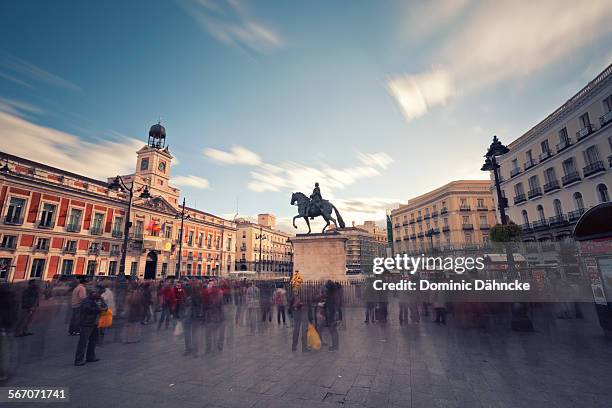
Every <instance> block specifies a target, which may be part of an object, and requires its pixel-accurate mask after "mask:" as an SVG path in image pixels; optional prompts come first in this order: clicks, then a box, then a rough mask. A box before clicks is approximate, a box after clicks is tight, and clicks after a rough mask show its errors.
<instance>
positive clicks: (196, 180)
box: [172, 174, 210, 190]
mask: <svg viewBox="0 0 612 408" xmlns="http://www.w3.org/2000/svg"><path fill="white" fill-rule="evenodd" d="M172 184H174V185H177V186H183V187H192V188H198V189H201V190H205V189H207V188H209V187H210V183H209V182H208V180H206V179H205V178H202V177H198V176H194V175H193V174H189V175H187V176H176V177H173V178H172Z"/></svg>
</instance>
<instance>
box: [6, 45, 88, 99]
mask: <svg viewBox="0 0 612 408" xmlns="http://www.w3.org/2000/svg"><path fill="white" fill-rule="evenodd" d="M0 77H2V78H4V79H6V80H9V81H12V82H15V83H17V84H20V85H23V86H25V87H28V88H34V86H33V85H32V82H35V83H36V82H37V83H41V84H45V85H52V86H56V87H59V88H65V89H68V90H71V91H80V90H81V88H80V87H79V86H78V85H76V84H74V83H72V82H70V81H68V80H66V79H64V78H61V77H59V76H58V75H55V74H52V73H51V72H49V71H46V70H44V69H43V68H40V67H38V66H36V65H34V64H32V63H30V62H28V61H25V60H23V59H21V58H18V57H16V56H14V55H11V54H7V53H0Z"/></svg>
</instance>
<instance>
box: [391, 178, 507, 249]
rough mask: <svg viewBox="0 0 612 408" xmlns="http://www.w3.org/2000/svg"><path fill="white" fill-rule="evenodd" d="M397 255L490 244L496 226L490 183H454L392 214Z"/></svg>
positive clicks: (410, 202)
mask: <svg viewBox="0 0 612 408" xmlns="http://www.w3.org/2000/svg"><path fill="white" fill-rule="evenodd" d="M391 222H392V225H393V240H394V242H393V249H394V252H395V253H399V254H403V253H418V252H423V251H427V250H430V249H432V248H433V249H453V248H464V247H466V246H476V245H481V244H484V243H487V242H488V240H489V229H490V227H491V226H493V225H494V224H496V221H495V209H494V208H493V195H492V194H491V189H490V182H489V181H487V180H458V181H451V182H450V183H448V184H445V185H444V186H442V187H439V188H437V189H435V190H433V191H430V192H428V193H425V194H423V195H420V196H418V197H415V198H411V199H410V200H408V203H407V204H406V205H401V206H400V207H399V208H396V209H394V210H392V211H391Z"/></svg>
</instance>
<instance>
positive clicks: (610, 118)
mask: <svg viewBox="0 0 612 408" xmlns="http://www.w3.org/2000/svg"><path fill="white" fill-rule="evenodd" d="M610 122H612V111H609V112H607V113H606V114H605V115H603V116H601V117H600V118H599V124H600V125H601V127H604V126H606V125H607V124H608V123H610Z"/></svg>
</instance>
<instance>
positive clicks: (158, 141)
mask: <svg viewBox="0 0 612 408" xmlns="http://www.w3.org/2000/svg"><path fill="white" fill-rule="evenodd" d="M148 145H149V147H153V148H155V149H163V148H164V147H166V128H165V127H163V126H162V125H161V123H159V122H157V123H156V124H155V125H153V126H151V128H150V129H149V142H148Z"/></svg>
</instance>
